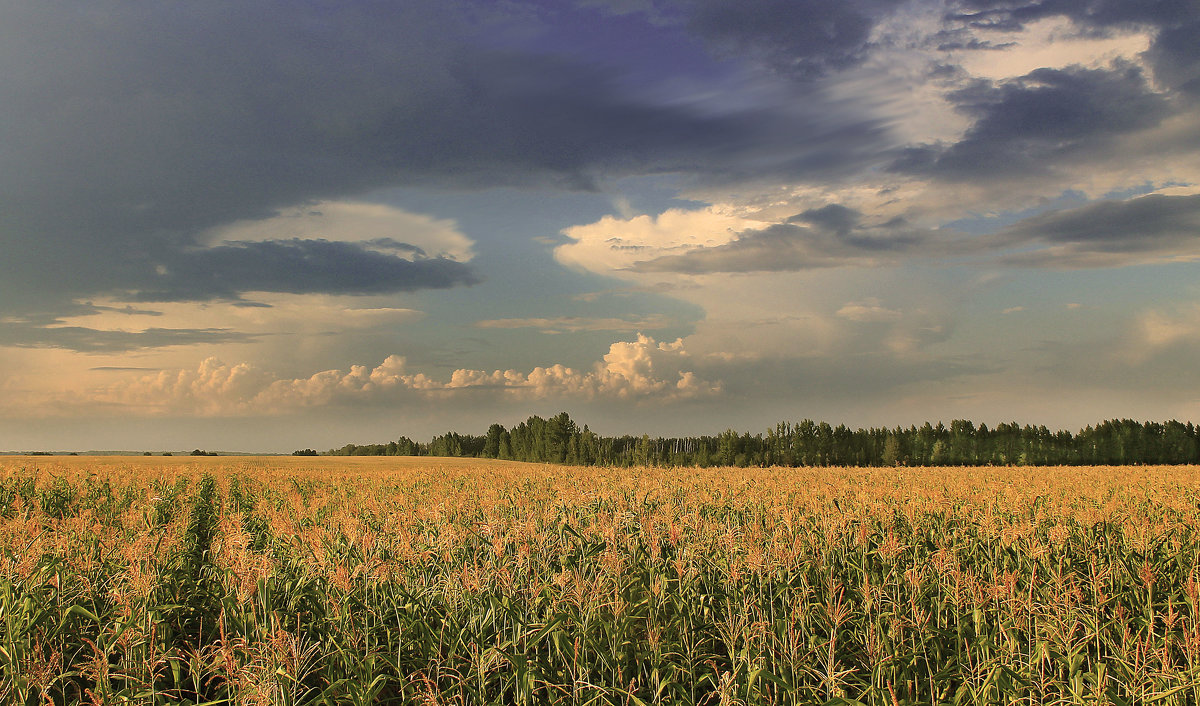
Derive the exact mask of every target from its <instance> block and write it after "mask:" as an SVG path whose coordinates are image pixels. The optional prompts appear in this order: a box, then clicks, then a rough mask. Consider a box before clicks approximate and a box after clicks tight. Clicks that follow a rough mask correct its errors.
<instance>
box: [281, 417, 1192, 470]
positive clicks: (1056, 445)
mask: <svg viewBox="0 0 1200 706" xmlns="http://www.w3.org/2000/svg"><path fill="white" fill-rule="evenodd" d="M295 453H296V455H316V454H317V452H316V451H313V450H312V449H304V450H302V451H297V452H295ZM322 455H329V456H460V457H478V458H498V459H510V460H514V461H531V462H536V463H564V464H571V465H601V466H636V465H647V466H651V465H652V466H771V465H778V466H897V465H904V466H974V465H978V466H985V465H1020V466H1047V465H1127V464H1182V463H1200V427H1197V426H1195V425H1193V424H1192V423H1191V422H1187V423H1184V422H1178V421H1175V420H1172V421H1169V422H1162V423H1160V422H1137V421H1134V420H1132V419H1119V420H1118V419H1114V420H1108V421H1104V422H1101V423H1099V424H1097V425H1095V426H1087V427H1085V428H1083V429H1081V430H1080V431H1079V432H1078V433H1075V434H1072V433H1071V432H1069V431H1065V430H1060V431H1050V430H1049V429H1048V428H1046V427H1045V426H1032V425H1028V424H1027V425H1024V426H1020V425H1018V424H1017V423H1015V422H1012V423H1001V424H997V425H996V426H995V427H989V426H988V425H987V424H979V425H978V426H976V425H975V424H974V423H973V422H971V421H967V420H962V419H956V420H954V421H952V422H951V423H950V426H948V427H947V426H945V425H944V424H943V423H941V422H938V423H937V424H931V423H929V422H926V423H924V424H922V425H921V426H919V427H918V426H909V427H908V428H903V427H894V428H890V429H889V428H886V427H878V428H874V427H873V428H868V429H850V428H849V427H847V426H845V425H842V424H839V425H838V426H836V427H835V426H831V425H829V424H828V423H826V422H814V421H812V420H810V419H806V420H804V421H801V422H798V423H789V422H783V423H780V424H777V425H776V426H775V427H774V428H772V429H767V430H766V432H765V433H760V434H750V433H749V432H742V433H738V432H736V431H734V430H732V429H729V430H727V431H724V432H721V433H720V434H717V435H715V436H691V437H670V438H667V437H651V436H649V435H646V434H643V435H642V436H630V435H625V436H600V435H598V434H596V433H595V432H593V431H591V430H590V429H589V428H588V427H587V425H584V426H583V428H580V427H579V426H578V425H577V424H576V423H575V421H574V420H572V419H571V417H570V416H569V415H568V414H567V413H566V412H562V413H559V414H557V415H555V416H553V417H551V418H550V419H543V418H541V417H538V416H533V417H530V418H529V419H528V420H526V421H524V422H521V423H520V424H517V425H516V426H514V427H512V428H511V429H507V428H505V427H504V426H503V425H501V424H492V425H491V426H490V427H489V428H488V430H487V433H485V434H483V435H482V436H475V435H471V434H459V433H458V432H448V433H446V434H442V435H440V436H435V437H434V438H433V439H431V440H430V441H429V442H427V443H422V442H417V441H413V440H412V439H410V438H408V437H406V436H402V437H400V438H399V439H397V440H396V441H389V442H387V443H386V444H366V445H356V444H346V445H345V446H343V447H341V448H338V449H330V450H328V451H326V452H324V453H323V454H322Z"/></svg>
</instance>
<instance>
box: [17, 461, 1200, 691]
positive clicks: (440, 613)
mask: <svg viewBox="0 0 1200 706" xmlns="http://www.w3.org/2000/svg"><path fill="white" fill-rule="evenodd" d="M1198 503H1200V468H1197V467H1194V466H1167V467H1159V466H1147V467H1070V468H1029V467H1023V468H1010V467H983V468H936V469H922V468H710V469H696V468H632V469H628V468H621V469H610V468H594V467H589V468H574V467H563V466H548V465H534V464H522V463H515V462H504V461H491V460H473V459H439V458H427V457H384V458H380V457H336V458H335V457H316V458H313V457H219V458H211V457H169V458H165V457H18V456H13V457H0V513H2V519H0V564H2V565H3V572H2V573H0V610H2V611H3V614H4V621H5V622H4V632H3V635H2V636H0V638H2V639H0V678H2V679H3V681H2V682H0V701H3V702H5V703H28V704H35V703H36V704H44V703H48V702H54V703H78V702H83V703H147V704H150V703H177V702H179V701H186V702H189V703H237V704H243V703H248V704H253V703H262V704H274V703H279V704H299V703H337V704H341V703H347V704H355V703H358V704H365V703H422V704H431V703H447V704H451V703H453V704H485V703H547V704H557V703H562V704H586V703H597V704H606V703H622V704H623V703H632V704H637V703H647V704H649V703H671V704H679V703H683V704H687V703H697V704H699V703H711V704H810V703H843V704H844V703H866V704H886V705H888V706H891V705H894V704H918V703H964V704H966V703H972V704H975V703H1005V704H1007V703H1029V704H1049V703H1064V704H1066V703H1080V704H1083V703H1088V704H1092V703H1106V702H1107V703H1115V704H1120V703H1131V704H1132V703H1138V704H1141V703H1150V702H1156V703H1178V704H1185V703H1190V704H1194V703H1197V702H1200V615H1198V613H1197V600H1198V595H1200V583H1198V580H1197V576H1196V563H1197V556H1198V555H1200V537H1198V536H1197V527H1198V526H1200V524H1198V522H1197V520H1198V516H1200V504H1198Z"/></svg>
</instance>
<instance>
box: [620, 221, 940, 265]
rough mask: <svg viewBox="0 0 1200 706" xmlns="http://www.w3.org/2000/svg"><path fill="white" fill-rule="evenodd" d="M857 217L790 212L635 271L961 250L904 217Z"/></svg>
mask: <svg viewBox="0 0 1200 706" xmlns="http://www.w3.org/2000/svg"><path fill="white" fill-rule="evenodd" d="M861 221H862V214H861V213H859V212H858V211H855V210H854V209H850V208H846V207H845V206H841V205H838V204H831V205H829V206H825V207H823V208H819V209H813V210H809V211H805V212H804V213H801V214H798V215H796V216H793V217H792V218H790V219H788V222H787V223H777V224H775V225H772V226H769V227H767V228H764V229H762V230H750V231H745V232H743V233H740V234H738V236H737V238H736V239H734V240H731V241H730V242H728V243H725V244H723V245H717V246H713V247H698V248H695V249H692V250H689V251H688V252H685V253H681V254H678V255H663V256H660V257H657V258H654V259H651V260H645V261H642V262H639V263H637V264H636V265H635V266H634V268H633V269H634V270H635V271H638V272H675V273H680V274H707V273H715V272H789V271H798V270H808V269H814V268H821V267H841V266H854V265H879V264H888V263H894V262H897V261H898V260H899V259H900V258H901V257H907V256H912V255H916V254H927V255H939V256H940V255H950V254H953V253H955V252H957V251H959V250H960V249H961V245H959V244H955V243H954V242H953V241H951V240H948V239H947V238H946V234H942V233H938V232H937V231H933V230H929V229H923V228H917V227H914V226H912V225H911V224H909V223H906V222H905V221H904V220H903V219H893V220H891V221H888V222H886V223H882V224H878V225H867V224H863V223H862V222H861Z"/></svg>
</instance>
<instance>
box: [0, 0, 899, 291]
mask: <svg viewBox="0 0 1200 706" xmlns="http://www.w3.org/2000/svg"><path fill="white" fill-rule="evenodd" d="M819 5H823V4H821V3H813V4H812V7H811V8H809V9H812V10H814V11H817V8H818V6H819ZM704 6H705V7H709V5H708V4H706V5H704ZM506 7H509V6H500V5H495V4H492V3H478V4H473V3H469V2H442V1H440V0H439V1H437V2H434V1H433V0H429V1H427V2H426V1H417V0H414V1H411V2H404V3H395V2H382V1H380V2H356V3H349V4H338V5H336V6H333V5H328V4H317V3H291V2H281V1H272V0H247V1H244V2H211V3H186V4H179V3H149V4H145V3H129V2H120V1H118V0H97V1H96V2H90V3H87V4H86V5H80V4H78V3H69V2H54V1H47V2H26V3H16V4H13V3H8V4H5V5H3V6H2V7H0V65H2V66H4V68H5V71H4V77H3V79H2V80H0V104H2V105H4V106H5V110H4V111H3V112H0V247H3V249H4V252H5V256H6V257H5V258H3V260H2V261H0V302H3V304H2V306H3V307H4V308H5V309H7V310H9V311H18V312H30V311H37V310H43V311H44V310H57V308H58V307H61V306H63V305H65V304H67V303H69V302H70V301H71V300H73V299H77V298H80V297H87V296H93V295H96V296H99V295H104V294H109V293H113V292H121V291H126V290H129V289H131V288H134V289H140V288H142V287H143V285H144V283H145V282H146V281H147V280H148V279H150V278H151V276H152V275H153V267H154V265H155V263H156V262H161V261H162V260H172V259H173V258H180V259H184V260H187V261H190V262H194V263H198V262H212V264H221V265H227V264H229V263H226V262H225V260H224V255H225V254H226V251H215V252H210V253H208V254H203V253H202V254H200V255H195V256H192V255H187V256H186V257H185V253H190V252H192V250H193V249H194V248H195V247H196V246H197V244H198V242H197V241H198V236H199V234H200V233H202V232H203V231H204V230H206V229H208V228H212V227H215V226H219V225H223V224H227V223H230V222H232V221H235V220H239V219H255V218H263V217H267V216H270V215H272V214H273V213H274V212H275V210H276V209H278V208H281V207H284V206H290V205H294V204H297V203H302V202H304V201H310V200H312V201H315V200H320V199H326V198H338V197H346V196H349V195H355V194H361V193H363V192H365V191H367V190H370V189H372V188H380V187H385V186H397V185H412V184H421V185H442V186H447V187H461V188H479V187H491V186H499V185H504V186H511V185H522V184H525V185H535V184H538V185H546V184H550V185H554V184H557V185H561V186H566V187H569V188H588V187H590V186H591V185H593V184H594V183H595V181H596V180H597V179H603V178H606V177H616V176H623V175H630V174H660V173H682V174H690V175H696V176H703V178H704V179H707V180H709V181H720V180H736V179H745V178H750V177H754V178H771V177H780V176H797V175H802V174H814V173H826V172H837V173H842V174H847V173H852V172H853V171H854V170H855V169H857V168H858V166H860V165H862V164H864V163H865V162H866V161H867V160H869V159H870V156H871V155H872V154H873V153H874V151H875V150H877V149H878V148H879V147H880V145H881V143H882V140H883V139H884V132H885V126H884V125H883V124H881V123H878V122H874V121H871V120H854V119H847V118H846V116H843V115H837V114H836V113H830V112H829V111H815V110H814V111H811V114H810V115H809V117H805V116H804V115H798V114H797V113H796V111H782V110H778V109H772V108H762V109H750V108H746V109H744V110H742V111H740V112H728V113H725V114H722V115H716V114H713V113H712V111H702V110H698V109H693V108H691V107H689V106H688V105H686V104H678V103H676V104H658V103H654V102H649V101H647V100H646V99H645V98H637V97H634V96H633V95H630V94H628V93H627V91H626V89H625V88H623V87H622V84H621V82H620V80H619V78H620V77H619V76H618V75H616V74H614V73H612V72H611V71H607V70H600V69H595V68H591V67H589V66H585V65H583V64H581V63H578V62H575V61H572V60H570V59H568V58H562V57H551V56H545V55H539V54H532V53H523V52H521V51H518V50H515V49H512V48H511V47H512V46H514V44H513V43H512V42H507V43H506V42H504V41H500V40H496V41H492V40H494V39H495V37H494V36H493V35H502V34H503V33H504V32H505V31H507V30H506V27H507V26H506V25H505V22H504V21H503V17H500V16H499V15H500V14H501V13H503V12H504V11H505V10H504V8H506ZM777 11H778V10H774V11H769V6H768V5H766V4H764V5H763V9H761V10H760V12H761V13H765V14H762V16H761V17H760V20H762V19H763V18H766V17H768V16H770V12H777ZM831 12H832V11H831ZM708 13H709V14H703V13H701V15H702V16H703V17H708V18H709V19H708V20H704V21H700V20H698V22H701V24H703V25H704V26H709V27H711V24H712V21H714V20H713V18H715V17H716V15H714V14H713V13H717V9H716V5H712V6H711V7H710V8H709V11H708ZM718 14H719V13H718ZM834 14H836V13H834ZM701 15H698V16H701ZM839 22H841V20H838V21H835V22H834V25H833V26H834V27H835V29H836V28H838V27H842V26H843V25H842V24H839ZM851 24H853V23H851ZM822 26H823V25H822ZM846 26H847V27H849V26H850V25H846ZM750 29H752V28H748V29H747V31H750ZM714 31H715V28H714ZM756 31H757V30H756ZM842 34H849V35H853V36H854V37H858V36H859V32H858V30H853V31H852V30H850V29H845V30H843V29H836V31H835V35H836V36H835V38H834V39H831V40H830V42H827V43H826V44H823V45H821V46H824V47H826V48H827V49H828V48H830V47H831V46H832V45H834V44H840V43H842V39H838V37H841V36H842ZM858 41H859V39H853V40H849V39H847V40H846V42H845V44H846V46H848V47H849V46H851V45H854V44H855V43H856V42H858ZM489 46H491V47H492V48H488V47H489ZM499 46H504V47H509V48H496V47H499ZM821 51H825V50H824V49H821ZM830 51H833V52H834V54H837V51H835V50H833V49H830ZM854 51H856V50H852V49H847V50H846V52H842V55H844V56H850V55H851V54H853V53H854ZM814 60H815V55H814ZM830 61H831V62H833V63H835V64H836V63H838V62H840V61H842V60H841V59H838V58H836V56H834V58H832V59H830ZM396 240H397V241H401V242H402V241H403V240H404V237H403V234H397V237H396ZM265 247H266V246H264V248H260V249H251V250H250V251H247V252H242V253H239V254H241V255H246V256H263V257H269V258H279V259H282V260H287V259H289V258H292V257H294V256H297V255H298V254H299V253H298V251H297V247H299V246H296V245H277V246H271V247H273V248H274V249H273V250H270V252H268V251H267V249H265ZM313 247H315V246H313ZM323 248H324V252H325V253H326V254H328V255H331V256H338V257H343V256H345V257H349V258H351V262H353V263H356V264H358V265H362V266H364V267H366V270H365V271H364V272H361V273H360V272H356V271H353V268H352V267H350V266H349V263H342V264H330V265H329V271H330V272H336V273H338V276H341V275H345V276H346V277H348V278H351V279H349V280H346V281H342V280H335V279H333V278H332V276H330V277H325V276H324V272H325V270H321V272H322V276H321V277H317V278H316V280H311V279H309V280H306V279H305V277H306V272H309V271H310V270H311V266H310V268H309V270H305V269H298V270H295V271H292V273H291V274H289V273H288V272H282V271H275V270H271V269H270V268H267V270H266V271H265V272H264V276H266V277H268V278H269V279H268V281H269V285H267V286H268V287H269V288H272V289H273V290H274V291H336V292H343V291H360V290H362V289H363V288H361V287H360V286H359V285H357V284H355V279H364V278H365V279H366V280H367V281H370V282H373V283H376V284H372V285H371V287H369V288H367V289H369V291H383V290H387V291H407V290H411V289H416V288H420V287H426V286H441V285H443V284H445V283H447V282H455V283H466V282H468V281H471V279H472V278H471V277H468V276H465V275H464V274H462V271H463V270H464V269H465V268H463V267H462V266H451V265H450V264H440V265H438V266H437V267H438V268H440V269H437V268H434V267H432V266H431V265H429V264H426V265H424V266H415V265H412V264H405V265H401V264H396V263H387V262H386V261H382V260H378V259H376V258H372V257H368V256H367V255H365V254H364V253H362V252H361V251H357V250H355V249H353V248H343V249H341V250H337V251H334V250H333V249H332V248H329V247H324V246H323ZM175 264H176V265H177V266H180V267H182V268H183V269H184V270H188V269H189V268H188V265H187V262H183V263H175ZM435 269H437V272H434V270H435ZM452 270H453V272H451V271H452ZM383 271H386V272H388V273H389V276H393V277H395V278H396V279H393V280H392V281H390V283H383V282H379V281H378V277H379V276H380V273H381V272H383ZM250 274H251V273H249V272H247V273H246V276H245V277H239V278H233V279H222V278H221V277H220V276H219V275H217V274H214V275H212V276H211V277H210V278H208V280H209V282H208V284H206V285H205V286H197V287H190V286H177V287H173V288H169V289H166V290H163V292H164V293H165V292H170V293H173V296H196V297H200V298H205V297H207V296H214V295H217V294H218V292H219V293H220V295H221V296H225V295H228V294H230V293H233V294H236V293H237V291H252V290H254V289H262V288H263V286H264V285H263V283H259V282H254V281H251V280H253V279H254V278H253V277H251V276H250ZM201 279H203V278H200V277H199V275H194V276H192V277H191V281H192V282H193V283H195V282H199V281H200V280H201ZM314 281H315V282H317V283H319V284H315V283H314ZM239 287H245V288H246V290H238V288H239Z"/></svg>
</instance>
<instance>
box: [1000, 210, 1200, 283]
mask: <svg viewBox="0 0 1200 706" xmlns="http://www.w3.org/2000/svg"><path fill="white" fill-rule="evenodd" d="M994 240H995V241H997V244H998V245H1017V246H1029V245H1034V246H1040V247H1037V249H1035V250H1032V251H1026V252H1021V253H1017V254H1012V255H1008V256H1005V258H1004V261H1005V262H1007V263H1009V264H1015V265H1024V266H1047V267H1089V266H1111V265H1122V264H1130V263H1137V262H1144V261H1149V260H1155V259H1161V258H1168V257H1172V256H1184V257H1191V258H1195V257H1200V195H1197V196H1163V195H1159V194H1151V195H1149V196H1142V197H1139V198H1134V199H1129V200H1127V201H1101V202H1099V203H1094V204H1089V205H1087V206H1082V207H1080V208H1076V209H1070V210H1062V211H1054V212H1050V213H1045V214H1042V215H1039V216H1034V217H1032V218H1028V219H1025V220H1023V221H1021V222H1019V223H1016V224H1014V225H1012V226H1010V227H1008V228H1005V229H1004V230H1002V231H1001V232H1000V233H998V234H997V236H996V237H995V238H994Z"/></svg>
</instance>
